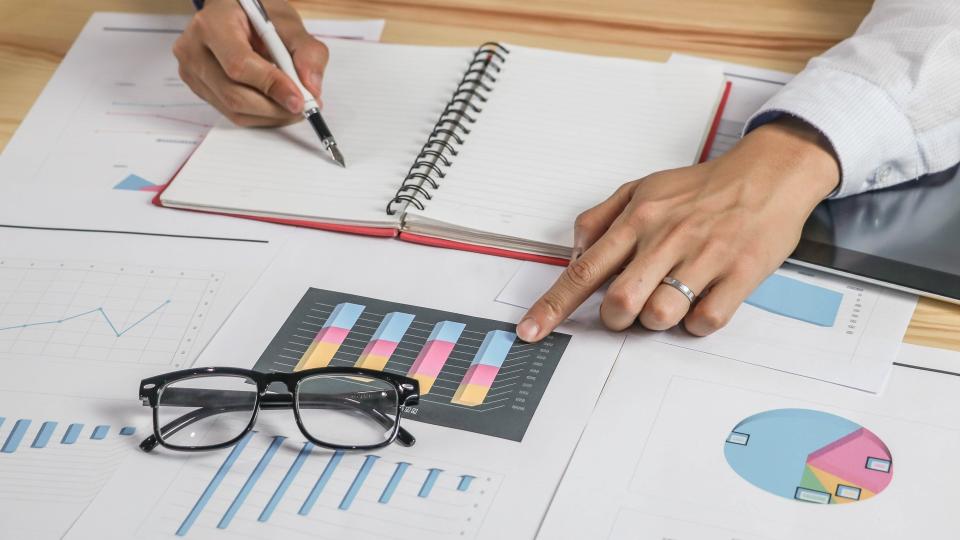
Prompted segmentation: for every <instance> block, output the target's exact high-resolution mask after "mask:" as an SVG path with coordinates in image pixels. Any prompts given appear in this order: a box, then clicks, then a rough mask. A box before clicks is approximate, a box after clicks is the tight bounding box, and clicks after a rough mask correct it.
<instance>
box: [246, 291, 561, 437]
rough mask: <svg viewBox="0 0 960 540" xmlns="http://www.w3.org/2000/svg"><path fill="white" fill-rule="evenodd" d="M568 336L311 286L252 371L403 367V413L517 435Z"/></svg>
mask: <svg viewBox="0 0 960 540" xmlns="http://www.w3.org/2000/svg"><path fill="white" fill-rule="evenodd" d="M569 340H570V336H569V335H566V334H560V333H553V334H551V335H549V336H548V337H547V338H545V339H544V340H542V341H541V342H539V343H535V344H528V343H524V342H522V341H519V340H518V339H517V337H516V334H515V333H514V325H513V324H511V323H507V322H503V321H495V320H491V319H483V318H479V317H471V316H468V315H463V314H459V313H451V312H447V311H440V310H435V309H430V308H425V307H419V306H412V305H407V304H400V303H395V302H389V301H385V300H380V299H375V298H366V297H362V296H356V295H352V294H346V293H340V292H334V291H327V290H322V289H314V288H311V289H309V290H308V291H307V292H306V293H305V294H304V296H303V297H302V298H301V300H300V301H299V303H298V304H297V305H296V306H295V307H294V308H293V310H292V311H291V313H290V315H289V317H288V318H287V320H286V322H285V323H284V324H283V326H282V327H281V328H280V330H279V331H278V332H277V334H276V336H275V337H274V339H273V340H272V341H271V343H270V344H269V345H268V346H267V348H266V350H265V351H264V352H263V354H262V355H261V356H260V359H259V360H258V361H257V363H256V365H255V369H257V370H261V371H279V372H289V371H298V370H301V369H310V368H317V367H326V366H356V367H362V368H368V369H374V370H378V371H387V372H390V373H397V374H401V375H407V376H409V377H413V378H415V379H417V380H418V381H419V382H420V392H421V399H420V405H418V406H416V407H411V408H409V410H407V411H405V415H406V418H410V419H413V420H419V421H422V422H427V423H430V424H436V425H441V426H446V427H452V428H456V429H463V430H466V431H471V432H474V433H480V434H485V435H491V436H495V437H501V438H504V439H510V440H514V441H520V440H522V439H523V435H524V433H525V432H526V429H527V427H528V426H529V424H530V420H531V419H532V417H533V414H534V412H535V411H536V408H537V405H538V404H539V402H540V399H541V398H542V396H543V393H544V392H545V391H546V388H547V385H548V384H549V382H550V378H551V377H552V375H553V372H554V370H555V369H556V367H557V364H558V363H559V362H560V359H561V358H562V356H563V353H564V350H565V349H566V346H567V344H568V343H569Z"/></svg>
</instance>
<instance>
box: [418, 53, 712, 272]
mask: <svg viewBox="0 0 960 540" xmlns="http://www.w3.org/2000/svg"><path fill="white" fill-rule="evenodd" d="M508 47H509V48H510V50H511V53H510V54H509V55H508V56H507V61H506V62H505V64H504V66H503V70H502V71H501V73H499V74H497V76H498V77H499V79H498V81H497V82H496V83H495V84H494V85H493V91H492V93H491V94H490V97H489V101H488V102H487V103H484V104H479V105H480V106H482V107H483V112H482V113H480V114H479V117H478V120H477V123H476V124H473V125H471V126H470V127H471V128H472V132H471V133H470V134H469V135H468V136H467V137H466V140H465V142H464V145H463V146H462V147H461V152H460V156H459V157H458V158H456V160H455V161H454V163H453V165H452V166H451V167H450V168H449V170H448V174H447V177H446V178H445V179H444V180H443V181H442V185H441V188H440V189H439V190H437V191H435V192H434V198H433V200H431V201H428V202H427V207H426V210H425V211H422V212H419V211H416V210H412V211H410V214H411V215H410V216H409V217H408V220H409V222H410V223H411V224H416V223H418V222H419V223H427V222H428V221H429V222H442V223H444V224H448V225H452V226H455V227H456V228H463V229H470V230H472V231H477V232H479V233H482V234H484V235H486V237H487V238H488V239H489V238H496V237H499V238H501V239H502V238H504V237H513V238H518V239H523V240H525V241H526V242H527V243H533V244H545V245H549V246H562V247H564V248H569V247H570V246H572V243H573V233H572V229H573V221H574V219H575V218H576V216H577V215H578V214H579V213H580V212H582V211H584V210H586V209H588V208H590V207H592V206H594V205H595V204H597V203H599V202H601V201H602V200H604V199H606V198H607V197H608V196H610V195H611V194H612V193H613V191H614V190H615V189H616V188H617V187H619V186H620V185H621V184H623V183H624V182H627V181H630V180H634V179H637V178H641V177H643V176H645V175H647V174H650V173H652V172H655V171H658V170H662V169H669V168H674V167H680V166H684V165H691V164H693V163H694V162H695V161H696V159H697V157H698V153H699V151H700V148H701V146H702V143H703V140H704V138H705V135H706V133H707V131H708V128H709V124H710V122H711V120H712V117H713V113H714V111H715V109H716V106H717V103H718V100H719V97H720V92H721V90H722V85H723V75H722V73H721V72H720V70H719V69H713V68H705V67H703V66H680V65H669V64H657V63H650V62H641V61H634V60H625V59H615V58H601V57H593V56H585V55H574V54H566V53H558V52H552V51H545V50H539V49H528V48H523V47H517V46H508ZM427 220H428V221H427ZM434 226H438V224H437V223H434ZM414 227H415V226H412V227H411V230H414ZM445 230H449V227H446V228H445ZM464 232H465V231H459V233H458V237H460V239H467V238H466V237H465V236H464ZM480 243H489V244H496V243H498V242H496V241H493V240H488V241H486V242H484V241H483V240H481V241H480ZM553 251H554V252H556V253H560V252H563V253H566V251H565V250H553Z"/></svg>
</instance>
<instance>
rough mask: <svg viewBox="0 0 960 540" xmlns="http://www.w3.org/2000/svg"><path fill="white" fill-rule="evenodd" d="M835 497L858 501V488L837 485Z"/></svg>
mask: <svg viewBox="0 0 960 540" xmlns="http://www.w3.org/2000/svg"><path fill="white" fill-rule="evenodd" d="M837 497H843V498H844V499H853V500H855V501H859V500H860V488H858V487H856V486H845V485H843V484H837Z"/></svg>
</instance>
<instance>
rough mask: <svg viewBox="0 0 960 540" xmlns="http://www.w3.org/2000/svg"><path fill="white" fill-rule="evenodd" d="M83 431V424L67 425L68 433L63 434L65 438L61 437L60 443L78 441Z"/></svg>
mask: <svg viewBox="0 0 960 540" xmlns="http://www.w3.org/2000/svg"><path fill="white" fill-rule="evenodd" d="M81 431H83V424H70V426H69V427H67V431H66V433H64V434H63V438H62V439H60V444H73V443H75V442H77V438H78V437H80V432H81Z"/></svg>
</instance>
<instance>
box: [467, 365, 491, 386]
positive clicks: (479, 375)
mask: <svg viewBox="0 0 960 540" xmlns="http://www.w3.org/2000/svg"><path fill="white" fill-rule="evenodd" d="M499 371H500V368H498V367H494V366H487V365H484V364H474V365H472V366H470V369H468V370H467V374H466V375H464V376H463V382H462V383H460V384H476V385H478V386H486V387H487V388H490V386H491V385H493V380H494V379H496V378H497V373H498V372H499Z"/></svg>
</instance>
